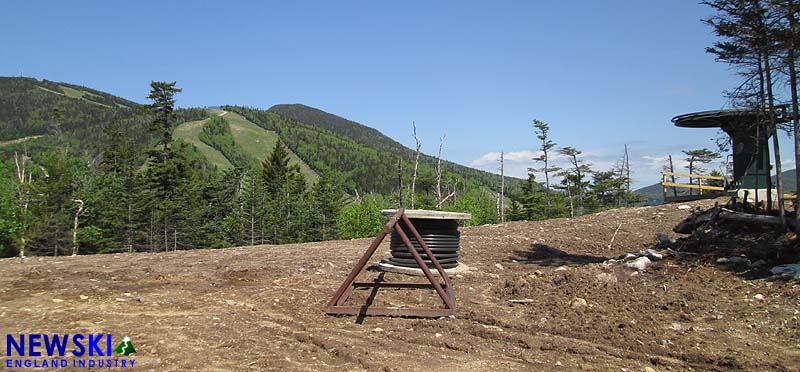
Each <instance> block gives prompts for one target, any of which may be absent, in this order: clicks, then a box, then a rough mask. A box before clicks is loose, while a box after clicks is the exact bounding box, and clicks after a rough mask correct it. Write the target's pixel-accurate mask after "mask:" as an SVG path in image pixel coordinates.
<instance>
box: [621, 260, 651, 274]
mask: <svg viewBox="0 0 800 372" xmlns="http://www.w3.org/2000/svg"><path fill="white" fill-rule="evenodd" d="M651 263H652V261H650V259H649V258H647V257H639V258H637V259H635V260H633V261H630V262H626V263H625V266H627V267H630V268H632V269H636V270H639V271H642V270H645V269H647V267H648V266H650V264H651Z"/></svg>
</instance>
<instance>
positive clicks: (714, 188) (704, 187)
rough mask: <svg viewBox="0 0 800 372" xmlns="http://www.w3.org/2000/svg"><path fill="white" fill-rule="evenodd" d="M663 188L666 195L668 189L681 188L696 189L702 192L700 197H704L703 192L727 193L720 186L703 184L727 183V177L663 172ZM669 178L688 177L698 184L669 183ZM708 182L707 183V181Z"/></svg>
mask: <svg viewBox="0 0 800 372" xmlns="http://www.w3.org/2000/svg"><path fill="white" fill-rule="evenodd" d="M661 177H662V178H661V186H663V187H664V195H666V194H667V188H668V187H679V188H686V189H695V190H699V191H700V195H703V190H707V191H725V188H724V187H720V186H711V185H708V184H705V185H704V184H703V180H717V181H723V182H725V177H721V176H707V175H704V174H688V173H675V172H661ZM667 177H688V178H690V179H696V180H697V183H696V184H695V183H677V182H669V181H667ZM706 182H707V181H706Z"/></svg>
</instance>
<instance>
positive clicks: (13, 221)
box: [0, 161, 22, 257]
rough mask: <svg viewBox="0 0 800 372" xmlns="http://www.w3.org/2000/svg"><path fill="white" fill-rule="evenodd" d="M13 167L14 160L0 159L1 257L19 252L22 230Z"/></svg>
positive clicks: (11, 255)
mask: <svg viewBox="0 0 800 372" xmlns="http://www.w3.org/2000/svg"><path fill="white" fill-rule="evenodd" d="M13 169H14V165H13V163H12V162H10V161H0V257H13V256H15V255H16V254H17V248H16V241H17V239H19V233H20V232H21V230H22V223H21V221H20V219H19V218H18V217H19V214H20V208H19V205H18V203H17V185H16V183H15V182H14V175H13V173H14V170H13Z"/></svg>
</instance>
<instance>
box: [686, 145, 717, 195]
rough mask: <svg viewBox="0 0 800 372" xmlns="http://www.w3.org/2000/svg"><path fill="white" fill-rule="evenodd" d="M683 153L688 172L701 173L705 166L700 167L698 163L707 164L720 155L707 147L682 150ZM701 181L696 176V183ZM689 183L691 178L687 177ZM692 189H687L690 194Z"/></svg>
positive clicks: (691, 181)
mask: <svg viewBox="0 0 800 372" xmlns="http://www.w3.org/2000/svg"><path fill="white" fill-rule="evenodd" d="M683 153H684V154H685V155H686V158H685V159H684V160H686V162H687V164H686V170H688V171H689V174H702V173H704V172H705V171H706V169H705V168H702V167H701V166H700V165H698V164H708V163H711V162H712V161H714V160H715V159H717V158H719V157H720V154H719V153H718V152H715V151H711V150H709V149H707V148H702V149H696V150H684V151H683ZM700 182H702V181H701V180H700V179H699V178H698V185H699V184H700ZM689 183H690V184H691V183H693V180H692V178H689ZM692 191H693V190H692V189H689V195H692V193H693V192H692Z"/></svg>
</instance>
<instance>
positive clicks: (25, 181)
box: [14, 151, 32, 258]
mask: <svg viewBox="0 0 800 372" xmlns="http://www.w3.org/2000/svg"><path fill="white" fill-rule="evenodd" d="M28 159H29V158H28V155H27V154H23V155H22V158H21V159H20V157H19V155H18V154H17V152H16V151H14V164H15V165H16V176H17V202H18V203H19V208H20V211H21V215H22V218H21V220H22V225H23V234H22V236H21V237H20V239H19V257H20V258H25V233H24V231H25V230H26V229H27V221H28V205H29V204H30V202H31V198H30V192H31V189H30V185H31V179H32V176H31V173H30V172H28V171H27V169H26V164H25V163H26V162H27V161H28Z"/></svg>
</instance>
